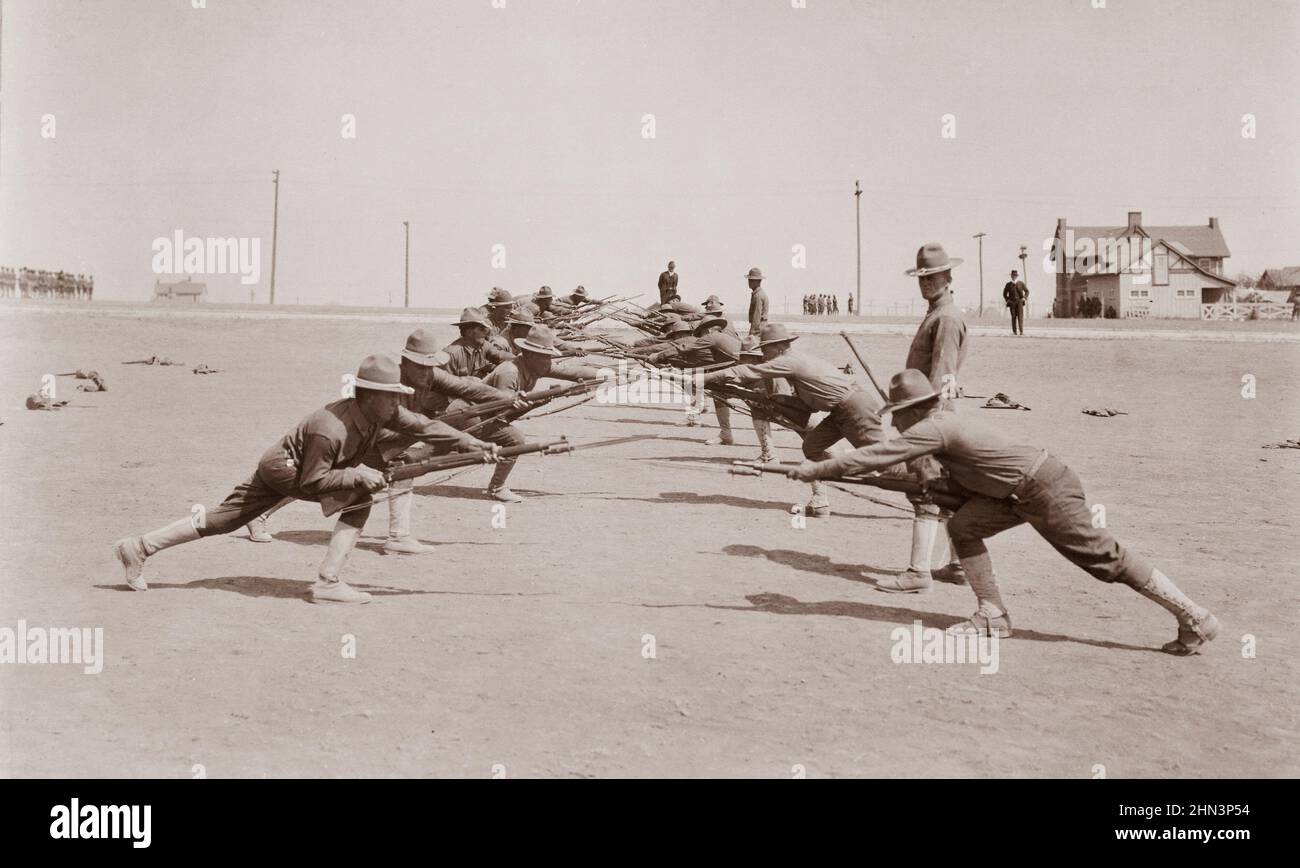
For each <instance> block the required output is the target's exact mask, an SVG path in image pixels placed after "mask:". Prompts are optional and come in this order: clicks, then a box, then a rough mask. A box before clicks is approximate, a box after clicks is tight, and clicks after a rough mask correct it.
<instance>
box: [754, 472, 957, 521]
mask: <svg viewBox="0 0 1300 868" xmlns="http://www.w3.org/2000/svg"><path fill="white" fill-rule="evenodd" d="M798 466H799V465H798V464H789V463H785V464H783V463H777V462H775V461H773V462H769V463H767V464H759V463H757V462H748V461H737V462H735V463H734V464H733V465H732V468H731V472H732V473H734V474H736V475H737V476H761V475H763V474H764V473H779V474H781V475H782V476H784V475H785V474H786V472H787V471H789V470H792V469H793V468H795V467H798ZM825 481H827V482H839V483H842V484H846V485H869V486H871V487H872V488H881V489H884V490H885V491H900V492H902V493H904V494H910V495H912V496H914V497H921V498H924V499H926V500H928V501H929V502H931V503H933V504H935V505H936V506H942V507H943V508H944V509H951V510H954V511H956V510H958V509H960V508H961V506H962V504H964V503H965V502H966V498H965V497H963V496H961V495H959V494H957V493H955V492H954V491H953V490H952V489H951V488H950V487H949V486H948V484H947V481H946V480H934V481H932V482H931V483H930V484H929V485H927V486H925V487H922V486H921V484H920V483H919V482H914V481H912V480H910V479H900V478H898V477H895V476H836V477H825Z"/></svg>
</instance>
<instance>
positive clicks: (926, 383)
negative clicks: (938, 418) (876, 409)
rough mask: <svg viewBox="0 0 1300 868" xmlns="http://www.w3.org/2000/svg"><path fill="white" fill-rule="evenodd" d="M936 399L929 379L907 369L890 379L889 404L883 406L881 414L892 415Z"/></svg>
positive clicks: (936, 395) (937, 394)
mask: <svg viewBox="0 0 1300 868" xmlns="http://www.w3.org/2000/svg"><path fill="white" fill-rule="evenodd" d="M938 397H939V393H938V392H936V391H935V390H934V386H932V385H930V378H929V377H927V376H926V375H925V374H923V373H921V372H920V371H918V370H917V369H916V368H908V369H907V370H905V371H899V372H898V373H897V374H894V376H893V377H891V378H890V380H889V403H888V404H886V405H885V407H884V410H882V412H885V411H888V412H890V413H892V412H894V411H895V410H901V409H903V408H904V407H910V406H912V405H913V404H920V403H922V402H924V401H929V400H931V399H932V398H938Z"/></svg>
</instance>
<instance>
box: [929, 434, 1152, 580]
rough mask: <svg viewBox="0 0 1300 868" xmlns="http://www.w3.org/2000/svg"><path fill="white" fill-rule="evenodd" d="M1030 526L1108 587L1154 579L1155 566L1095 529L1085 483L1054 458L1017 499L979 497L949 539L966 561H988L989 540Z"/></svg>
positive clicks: (961, 513)
mask: <svg viewBox="0 0 1300 868" xmlns="http://www.w3.org/2000/svg"><path fill="white" fill-rule="evenodd" d="M1025 522H1028V523H1029V525H1030V526H1031V527H1033V529H1034V530H1036V531H1038V535H1039V536H1041V537H1042V538H1043V539H1045V540H1047V541H1048V542H1049V543H1050V544H1051V545H1052V548H1054V549H1056V550H1057V551H1058V552H1060V553H1061V554H1062V555H1064V556H1065V557H1066V558H1067V559H1068V560H1069V561H1070V562H1071V563H1073V564H1074V565H1076V566H1078V567H1080V568H1081V569H1083V570H1084V571H1086V572H1087V573H1088V574H1089V575H1091V576H1093V577H1094V578H1096V579H1099V580H1101V581H1103V582H1124V583H1125V584H1130V585H1133V586H1134V587H1138V586H1140V585H1142V584H1144V583H1145V582H1146V581H1147V579H1148V577H1150V575H1151V570H1152V566H1151V564H1149V563H1147V562H1146V561H1145V560H1143V559H1142V558H1141V557H1139V556H1137V555H1135V554H1133V553H1132V552H1130V551H1129V550H1128V549H1126V548H1124V547H1123V546H1122V545H1120V544H1119V543H1118V542H1117V541H1116V540H1115V538H1114V537H1113V536H1111V535H1110V533H1109V532H1108V531H1107V530H1106V529H1105V528H1099V527H1093V515H1092V511H1091V510H1090V509H1088V502H1087V500H1086V499H1085V497H1084V494H1083V483H1081V482H1080V481H1079V477H1078V476H1076V475H1075V473H1074V471H1073V470H1071V469H1070V468H1069V467H1066V466H1065V465H1064V464H1063V463H1061V462H1060V461H1058V460H1057V459H1056V458H1053V457H1052V456H1050V455H1049V456H1048V457H1047V458H1046V460H1044V461H1043V463H1042V465H1041V466H1040V467H1039V469H1038V471H1037V472H1036V473H1034V475H1033V476H1031V477H1029V478H1028V479H1026V480H1025V481H1024V482H1023V483H1021V485H1020V486H1019V488H1017V489H1016V491H1015V496H1014V498H1002V499H994V498H990V497H982V496H979V495H977V496H975V497H972V498H971V499H970V500H968V501H966V503H965V504H964V505H963V506H962V507H961V508H960V509H958V510H957V512H956V513H955V514H954V515H953V517H952V519H951V520H950V521H949V522H948V534H949V535H950V536H951V537H952V542H953V546H954V547H955V548H956V549H957V554H958V555H959V556H960V557H961V558H962V560H965V559H967V558H971V557H978V556H980V555H986V554H987V553H988V548H987V547H985V545H984V540H986V539H987V538H989V537H991V536H994V535H995V534H998V533H1001V532H1002V531H1004V530H1008V529H1009V528H1013V527H1015V526H1017V525H1019V524H1023V523H1025Z"/></svg>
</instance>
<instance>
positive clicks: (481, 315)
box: [455, 307, 492, 328]
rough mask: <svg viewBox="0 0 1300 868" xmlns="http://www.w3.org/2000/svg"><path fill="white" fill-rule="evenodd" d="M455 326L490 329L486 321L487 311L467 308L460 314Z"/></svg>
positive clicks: (479, 308) (490, 326)
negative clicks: (474, 326) (475, 326)
mask: <svg viewBox="0 0 1300 868" xmlns="http://www.w3.org/2000/svg"><path fill="white" fill-rule="evenodd" d="M455 325H458V326H463V325H481V326H483V328H492V323H491V322H489V321H488V316H487V311H485V310H483V308H481V307H467V308H465V309H464V310H462V311H461V312H460V319H459V320H458V321H457V322H456V323H455Z"/></svg>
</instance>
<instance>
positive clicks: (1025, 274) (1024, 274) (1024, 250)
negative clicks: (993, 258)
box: [1020, 244, 1029, 328]
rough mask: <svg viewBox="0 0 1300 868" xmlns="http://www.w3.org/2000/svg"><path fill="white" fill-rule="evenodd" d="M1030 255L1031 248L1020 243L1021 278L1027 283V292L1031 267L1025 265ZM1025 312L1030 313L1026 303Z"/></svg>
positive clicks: (1026, 290)
mask: <svg viewBox="0 0 1300 868" xmlns="http://www.w3.org/2000/svg"><path fill="white" fill-rule="evenodd" d="M1028 255H1029V248H1028V247H1026V246H1025V245H1023V244H1022V245H1020V280H1021V282H1022V283H1024V285H1025V292H1028V291H1029V269H1028V268H1027V267H1026V266H1025V258H1026V257H1027V256H1028ZM1025 313H1029V305H1028V304H1026V305H1025ZM1021 328H1024V324H1023V323H1022V324H1021Z"/></svg>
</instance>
